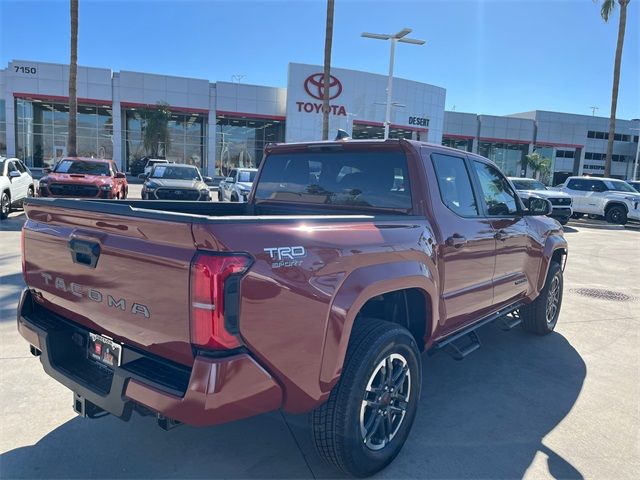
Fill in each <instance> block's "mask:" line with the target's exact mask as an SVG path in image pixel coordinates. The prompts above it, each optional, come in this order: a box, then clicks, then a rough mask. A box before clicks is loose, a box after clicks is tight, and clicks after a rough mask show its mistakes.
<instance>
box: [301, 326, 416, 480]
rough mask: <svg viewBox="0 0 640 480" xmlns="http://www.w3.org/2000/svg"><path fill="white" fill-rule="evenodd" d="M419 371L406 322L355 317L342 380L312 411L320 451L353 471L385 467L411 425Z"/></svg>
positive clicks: (361, 474)
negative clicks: (323, 402) (405, 326)
mask: <svg viewBox="0 0 640 480" xmlns="http://www.w3.org/2000/svg"><path fill="white" fill-rule="evenodd" d="M421 377H422V365H421V362H420V353H419V351H418V346H417V344H416V342H415V339H414V338H413V336H412V335H411V333H410V332H409V331H408V330H407V329H406V328H404V327H401V326H400V325H397V324H395V323H391V322H387V321H383V320H378V319H367V318H362V319H359V320H358V321H357V322H356V324H355V325H354V329H353V332H352V334H351V339H350V341H349V348H348V350H347V356H346V359H345V364H344V368H343V371H342V376H341V377H340V381H339V382H338V384H337V385H336V386H335V387H334V388H333V390H332V392H331V395H330V396H329V400H328V401H327V402H326V403H325V404H324V405H322V406H320V407H318V408H317V409H316V410H314V411H313V412H311V415H310V422H311V427H312V430H313V438H314V442H315V445H316V448H317V450H318V453H319V454H320V456H321V457H322V458H323V459H324V460H325V461H327V462H328V463H330V464H332V465H334V466H336V467H337V468H339V469H340V470H342V471H343V472H345V473H347V474H350V475H354V476H357V477H366V476H369V475H373V474H374V473H376V472H378V471H380V470H382V469H383V468H384V467H386V466H387V465H388V464H389V463H391V462H392V461H393V459H394V458H395V457H396V455H398V453H399V452H400V450H401V448H402V446H403V445H404V443H405V441H406V439H407V436H408V435H409V432H410V430H411V426H412V425H413V420H414V418H415V415H416V411H417V407H418V401H419V399H420V389H421V383H422V379H421Z"/></svg>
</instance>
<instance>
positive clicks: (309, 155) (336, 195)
mask: <svg viewBox="0 0 640 480" xmlns="http://www.w3.org/2000/svg"><path fill="white" fill-rule="evenodd" d="M255 200H256V201H269V200H271V201H287V202H296V203H304V204H316V205H339V206H354V207H365V208H366V207H370V208H376V209H390V210H396V211H408V210H409V209H411V206H412V203H411V189H410V188H409V175H408V170H407V159H406V156H405V154H404V153H403V152H400V151H398V152H394V151H384V152H381V151H378V152H374V151H348V150H346V151H342V150H340V151H318V152H313V151H310V152H292V153H274V154H271V155H268V156H267V157H266V158H265V159H264V165H263V167H262V173H261V175H260V178H259V180H258V185H257V188H256V193H255Z"/></svg>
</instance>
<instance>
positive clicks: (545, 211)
mask: <svg viewBox="0 0 640 480" xmlns="http://www.w3.org/2000/svg"><path fill="white" fill-rule="evenodd" d="M552 209H553V207H552V206H551V202H550V201H549V200H547V199H546V198H540V197H531V198H530V199H529V208H528V214H529V215H549V214H550V213H551V210H552Z"/></svg>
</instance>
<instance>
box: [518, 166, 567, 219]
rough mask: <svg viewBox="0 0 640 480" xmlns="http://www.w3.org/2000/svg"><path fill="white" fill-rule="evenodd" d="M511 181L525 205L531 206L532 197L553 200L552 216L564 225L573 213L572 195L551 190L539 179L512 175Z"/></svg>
mask: <svg viewBox="0 0 640 480" xmlns="http://www.w3.org/2000/svg"><path fill="white" fill-rule="evenodd" d="M509 180H511V183H513V186H514V187H516V191H517V192H518V196H519V197H520V199H521V200H522V201H523V203H524V206H525V207H527V208H528V207H529V199H530V198H531V197H542V198H545V199H547V200H549V201H550V202H551V206H552V210H551V213H550V214H549V216H550V217H552V218H555V219H556V220H558V222H560V224H562V225H566V224H567V222H568V221H569V218H571V215H572V214H573V210H572V209H571V203H572V201H571V196H570V195H567V194H566V193H564V192H560V191H557V190H550V189H549V188H547V187H546V186H545V185H544V184H543V183H542V182H540V181H539V180H535V179H533V178H514V177H510V178H509Z"/></svg>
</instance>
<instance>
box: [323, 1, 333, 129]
mask: <svg viewBox="0 0 640 480" xmlns="http://www.w3.org/2000/svg"><path fill="white" fill-rule="evenodd" d="M333 6H334V0H327V25H326V29H325V34H324V74H323V76H322V80H323V85H322V139H323V140H328V139H329V82H330V80H331V44H332V43H333Z"/></svg>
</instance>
